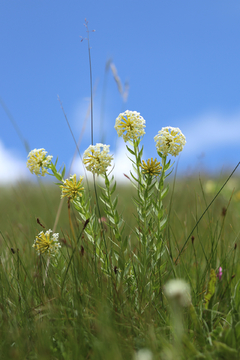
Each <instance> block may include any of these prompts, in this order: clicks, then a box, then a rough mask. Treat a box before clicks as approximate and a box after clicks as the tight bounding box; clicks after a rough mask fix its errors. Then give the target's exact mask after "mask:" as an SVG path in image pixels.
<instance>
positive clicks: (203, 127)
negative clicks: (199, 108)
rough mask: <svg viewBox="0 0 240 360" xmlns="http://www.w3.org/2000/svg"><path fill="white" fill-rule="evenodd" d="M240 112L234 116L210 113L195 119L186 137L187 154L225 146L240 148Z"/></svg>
mask: <svg viewBox="0 0 240 360" xmlns="http://www.w3.org/2000/svg"><path fill="white" fill-rule="evenodd" d="M239 134H240V112H239V113H236V114H234V115H221V114H217V113H210V114H205V115H201V116H198V117H196V118H193V119H192V120H191V121H190V125H188V127H187V129H186V131H185V136H186V138H187V145H186V147H185V149H184V151H185V152H189V153H192V152H198V151H204V149H205V148H207V149H208V150H210V149H213V148H216V147H220V148H222V149H223V147H224V146H227V145H231V146H234V145H236V146H238V147H239V138H240V137H239Z"/></svg>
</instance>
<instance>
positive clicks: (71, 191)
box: [60, 174, 84, 201]
mask: <svg viewBox="0 0 240 360" xmlns="http://www.w3.org/2000/svg"><path fill="white" fill-rule="evenodd" d="M82 179H83V176H80V180H79V181H77V176H76V174H74V175H73V176H70V178H69V179H66V180H65V181H63V185H60V188H62V195H61V198H64V197H69V198H70V199H71V201H72V200H74V199H75V198H76V197H77V196H82V193H81V190H84V187H83V186H82Z"/></svg>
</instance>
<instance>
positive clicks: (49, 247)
mask: <svg viewBox="0 0 240 360" xmlns="http://www.w3.org/2000/svg"><path fill="white" fill-rule="evenodd" d="M51 233H52V230H50V229H49V230H47V231H46V232H45V234H44V232H43V231H41V232H40V233H39V234H38V236H36V239H35V241H34V244H33V247H34V248H35V249H36V250H37V252H38V255H40V254H45V253H47V254H49V255H52V256H54V255H56V254H57V252H58V251H59V248H60V247H61V245H60V243H59V242H58V238H59V234H55V233H54V234H52V235H51Z"/></svg>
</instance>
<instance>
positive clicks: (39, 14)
mask: <svg viewBox="0 0 240 360" xmlns="http://www.w3.org/2000/svg"><path fill="white" fill-rule="evenodd" d="M85 18H87V20H88V26H89V29H90V30H91V29H94V30H96V31H95V32H91V33H90V43H91V58H92V72H93V86H94V88H95V95H94V123H95V125H94V127H95V131H94V143H97V142H101V141H102V140H103V139H104V142H105V143H106V144H110V149H111V152H112V153H113V154H115V159H116V166H115V169H116V170H118V175H119V172H120V174H121V173H122V172H124V166H128V164H127V163H125V160H124V159H125V158H126V156H125V153H126V151H125V148H124V147H123V142H122V141H121V139H118V138H117V134H116V132H115V130H114V124H115V119H116V117H117V116H118V114H119V113H120V112H122V111H125V110H127V109H128V110H136V111H138V112H140V113H141V115H142V116H143V117H144V119H145V120H146V135H145V136H144V138H143V145H144V156H145V158H147V157H156V156H157V153H156V149H155V144H154V141H153V137H154V136H155V135H156V134H157V132H158V131H159V130H161V128H162V127H163V126H176V127H179V128H180V129H181V130H182V132H183V133H184V135H185V136H186V139H187V144H186V146H185V148H184V150H183V152H182V154H181V156H180V158H179V172H180V173H181V174H183V175H191V174H193V173H195V172H197V173H199V172H201V171H202V172H203V171H206V170H207V171H209V172H215V173H220V172H221V171H228V170H229V169H232V168H233V167H234V166H235V165H236V164H237V163H238V161H239V160H240V146H239V140H240V2H239V1H236V0H234V1H233V0H226V1H222V0H211V1H205V0H201V1H192V0H189V1H186V0H181V1H176V0H175V1H169V0H149V1H147V2H146V1H135V0H121V1H116V0H95V1H93V0H83V1H75V0H69V1H66V0H65V1H64V0H58V1H57V0H51V1H49V0H41V1H40V0H34V1H32V0H21V1H19V0H11V1H8V0H3V1H1V3H0V43H1V57H0V99H1V103H0V121H1V133H0V175H1V176H0V178H1V179H0V182H2V181H8V180H9V177H10V179H19V178H20V177H25V176H29V174H28V171H27V169H26V165H25V163H26V156H27V153H26V149H25V148H24V146H23V143H22V140H21V138H20V137H19V135H18V133H17V131H16V129H15V128H14V126H13V124H12V122H11V121H10V120H9V117H8V116H7V114H6V107H7V109H8V111H10V113H11V115H12V117H13V119H14V121H15V124H16V125H17V127H18V128H19V129H20V131H21V134H22V136H23V137H24V139H26V140H27V142H28V144H29V147H30V149H34V148H42V147H43V148H45V149H46V150H47V151H48V152H49V153H50V154H51V155H53V156H54V158H56V157H57V156H58V157H59V165H60V164H62V163H64V164H66V166H67V169H68V170H69V167H70V163H71V159H72V156H73V154H74V151H75V145H74V141H73V139H72V136H71V133H70V131H69V129H68V126H67V123H66V121H65V118H64V115H63V112H62V110H61V107H60V104H59V101H58V98H57V96H58V95H59V97H60V99H61V101H62V104H63V107H64V110H65V113H66V114H67V117H68V120H69V123H70V125H71V128H72V130H73V133H74V135H75V137H76V139H77V140H78V139H79V136H80V134H82V135H81V136H82V141H81V145H80V150H81V152H83V151H84V150H85V149H86V148H87V147H88V146H89V145H90V142H91V140H90V121H89V120H88V121H87V122H85V118H86V114H87V110H88V106H89V98H90V81H89V61H88V47H87V41H82V42H81V36H82V37H86V36H87V34H86V29H85V27H84V19H85ZM110 59H111V61H112V64H114V66H115V67H116V69H117V73H118V76H119V78H120V80H121V82H122V85H123V86H124V83H125V82H127V83H128V84H129V94H128V98H127V101H126V102H124V101H123V99H122V97H121V95H120V93H119V91H118V88H117V84H116V82H115V80H114V77H113V74H112V72H111V69H109V71H108V72H107V73H106V72H105V68H106V63H107V61H108V60H110ZM4 106H5V108H4ZM84 124H85V125H86V128H85V131H84V132H83V128H84V126H85V125H84ZM78 169H80V164H79V161H77V162H75V167H74V168H73V169H72V170H74V171H78ZM80 172H81V170H80ZM125 172H127V171H125ZM238 172H239V171H238ZM30 175H31V174H30ZM30 178H31V176H30Z"/></svg>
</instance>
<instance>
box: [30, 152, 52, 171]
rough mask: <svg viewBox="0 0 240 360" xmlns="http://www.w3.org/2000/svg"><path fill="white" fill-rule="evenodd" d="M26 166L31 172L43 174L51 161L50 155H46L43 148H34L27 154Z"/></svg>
mask: <svg viewBox="0 0 240 360" xmlns="http://www.w3.org/2000/svg"><path fill="white" fill-rule="evenodd" d="M28 158H29V159H28V161H27V167H28V168H29V170H30V171H31V173H32V174H36V175H37V176H38V175H41V176H45V175H46V174H48V172H47V169H48V167H49V165H50V163H51V160H52V155H47V151H45V149H34V150H32V151H30V153H29V154H28Z"/></svg>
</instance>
